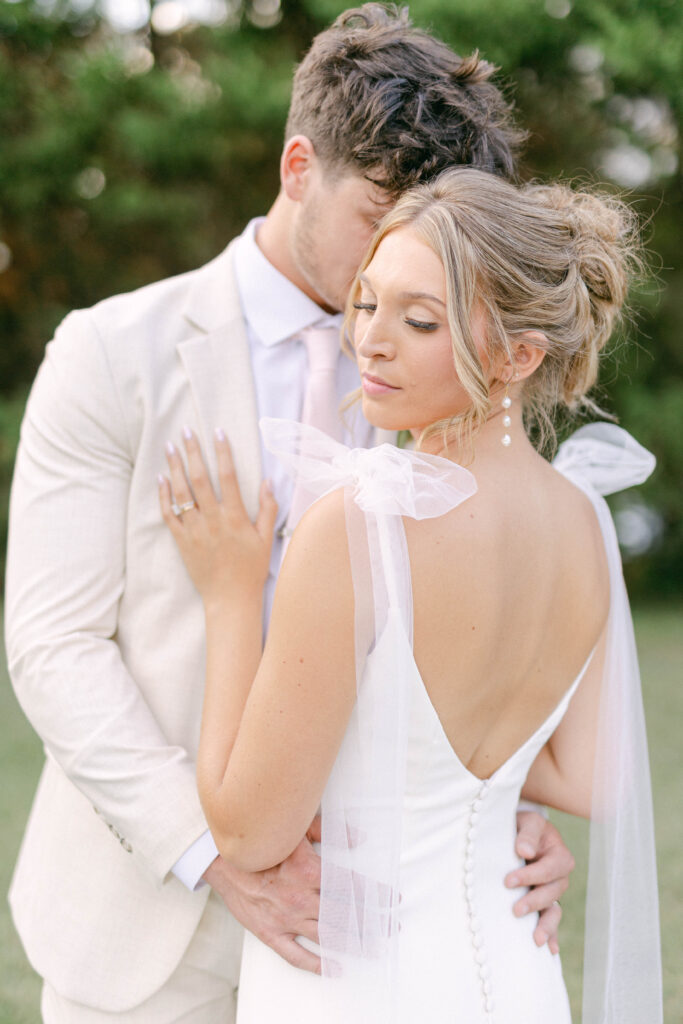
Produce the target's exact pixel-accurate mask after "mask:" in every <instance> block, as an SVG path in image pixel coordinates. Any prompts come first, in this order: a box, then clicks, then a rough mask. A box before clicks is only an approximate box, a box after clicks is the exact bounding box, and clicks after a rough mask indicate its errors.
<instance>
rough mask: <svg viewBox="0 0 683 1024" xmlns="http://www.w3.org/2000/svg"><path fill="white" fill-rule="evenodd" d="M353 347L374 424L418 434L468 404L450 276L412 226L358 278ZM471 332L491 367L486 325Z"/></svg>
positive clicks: (386, 243)
mask: <svg viewBox="0 0 683 1024" xmlns="http://www.w3.org/2000/svg"><path fill="white" fill-rule="evenodd" d="M355 307H356V310H357V314H356V315H357V320H356V327H355V332H354V347H355V351H356V358H357V361H358V368H359V371H360V374H361V382H362V400H363V414H364V415H365V417H366V419H367V420H368V421H369V422H370V423H372V424H373V425H374V426H377V427H383V428H385V429H387V430H401V429H408V430H412V431H413V432H414V433H419V432H420V431H421V430H423V429H424V428H425V427H427V426H429V425H430V424H432V423H435V422H436V421H437V420H440V419H445V418H447V417H450V416H454V415H457V414H459V413H462V412H464V411H465V410H466V409H467V408H468V406H469V405H470V404H471V402H470V398H469V396H468V394H467V392H466V391H465V389H464V388H463V387H462V385H461V384H460V381H459V380H458V377H457V375H456V372H455V367H454V365H453V352H452V347H451V335H450V330H449V327H448V321H447V319H446V274H445V271H444V268H443V265H442V263H441V260H440V259H439V257H438V256H437V255H436V253H435V252H434V251H433V249H431V248H430V247H429V246H428V245H426V243H425V242H423V241H422V240H421V239H420V238H419V236H418V235H417V234H416V233H415V232H414V231H413V230H412V229H411V228H409V227H405V228H398V229H397V230H395V231H392V232H390V233H389V234H388V235H386V236H385V238H383V239H382V241H381V242H380V244H379V246H378V248H377V251H376V252H375V255H374V256H373V258H372V260H371V262H370V263H369V264H368V266H367V268H366V269H365V271H364V272H363V274H362V275H361V289H360V293H359V295H358V296H357V299H356V302H355ZM474 321H475V322H474V323H473V333H474V337H475V341H476V342H477V347H478V349H479V354H480V358H481V359H482V361H483V362H484V365H485V363H486V359H485V352H484V341H483V333H484V332H483V323H481V322H479V323H478V322H477V318H476V317H475V318H474Z"/></svg>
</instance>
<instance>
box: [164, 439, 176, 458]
mask: <svg viewBox="0 0 683 1024" xmlns="http://www.w3.org/2000/svg"><path fill="white" fill-rule="evenodd" d="M166 454H167V455H175V445H174V444H173V441H167V442H166Z"/></svg>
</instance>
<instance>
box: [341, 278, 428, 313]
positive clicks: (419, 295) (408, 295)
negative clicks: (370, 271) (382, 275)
mask: <svg viewBox="0 0 683 1024" xmlns="http://www.w3.org/2000/svg"><path fill="white" fill-rule="evenodd" d="M358 280H359V281H361V282H362V283H363V284H366V285H367V286H368V288H370V289H371V290H372V291H374V288H373V287H372V282H371V280H370V278H369V277H368V276H367V274H359V275H358ZM398 297H399V299H428V300H431V301H432V302H438V304H439V305H440V306H443V307H444V309H445V308H446V303H445V302H444V301H443V299H440V298H438V297H437V296H436V295H432V294H431V293H430V292H401V293H400V294H399V296H398Z"/></svg>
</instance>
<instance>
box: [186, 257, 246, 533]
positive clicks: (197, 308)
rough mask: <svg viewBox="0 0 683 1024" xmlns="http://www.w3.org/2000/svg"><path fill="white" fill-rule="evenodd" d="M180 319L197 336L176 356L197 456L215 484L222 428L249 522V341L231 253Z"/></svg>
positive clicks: (203, 281) (200, 285) (202, 282)
mask: <svg viewBox="0 0 683 1024" xmlns="http://www.w3.org/2000/svg"><path fill="white" fill-rule="evenodd" d="M185 316H186V318H187V319H188V320H189V321H191V323H193V324H194V325H195V327H196V328H198V332H197V333H195V334H194V336H193V337H191V338H188V339H187V340H186V341H182V342H180V344H179V345H178V355H179V357H180V360H181V362H182V365H183V367H184V369H185V372H186V374H187V377H188V380H189V383H190V387H191V389H192V394H193V398H194V404H195V409H196V414H197V422H198V423H199V425H200V433H201V437H200V440H201V443H202V450H203V451H204V453H205V456H206V458H207V461H208V463H209V469H210V471H211V475H212V476H213V479H214V481H215V480H216V461H215V454H214V442H213V435H214V430H215V429H216V427H222V428H223V429H224V430H225V432H226V434H227V436H228V439H229V441H230V443H231V446H232V453H233V458H234V460H235V470H236V472H237V479H238V481H239V485H240V490H241V492H242V498H243V500H244V504H245V506H246V508H247V512H248V513H249V515H250V516H251V517H252V518H253V517H255V515H256V513H257V511H258V491H259V484H260V481H261V442H260V436H259V430H258V408H257V405H256V394H255V390H254V379H253V374H252V367H251V356H250V352H249V341H248V339H247V333H246V327H245V323H244V318H243V316H242V311H241V308H240V303H239V296H238V294H237V288H236V285H235V281H234V274H233V270H232V258H231V254H230V248H228V250H226V252H224V253H222V254H221V256H219V257H218V258H217V259H216V260H214V261H213V263H211V264H209V265H208V266H207V267H206V268H205V270H204V272H203V275H202V276H201V277H200V278H199V279H198V280H197V282H196V284H195V287H194V288H193V290H192V293H191V295H190V298H189V301H188V304H187V307H186V310H185ZM200 332H201V333H200Z"/></svg>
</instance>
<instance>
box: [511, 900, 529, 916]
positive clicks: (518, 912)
mask: <svg viewBox="0 0 683 1024" xmlns="http://www.w3.org/2000/svg"><path fill="white" fill-rule="evenodd" d="M512 909H513V911H514V914H515V916H516V917H524V915H525V914H526V912H527V910H528V909H529V907H528V906H527V904H526V903H515V905H514V907H513V908H512Z"/></svg>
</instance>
